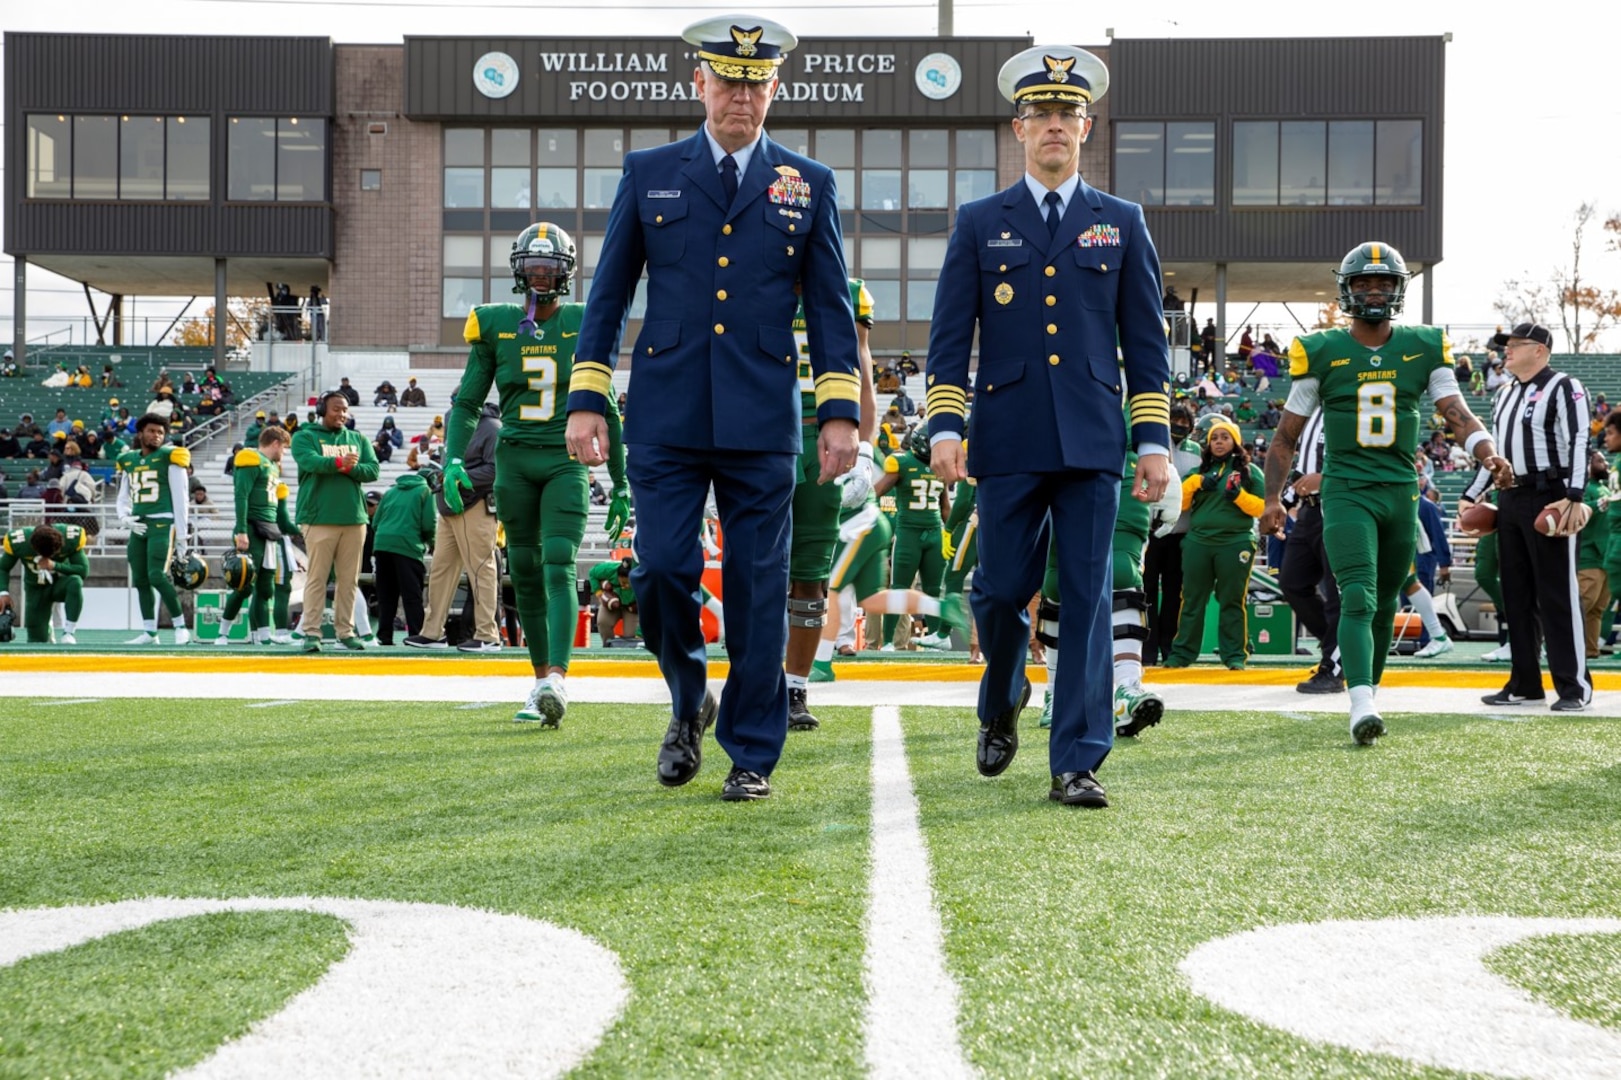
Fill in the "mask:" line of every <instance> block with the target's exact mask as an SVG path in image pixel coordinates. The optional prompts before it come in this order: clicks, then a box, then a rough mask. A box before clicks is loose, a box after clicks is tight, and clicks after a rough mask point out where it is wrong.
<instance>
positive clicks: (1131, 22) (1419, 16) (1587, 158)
mask: <svg viewBox="0 0 1621 1080" xmlns="http://www.w3.org/2000/svg"><path fill="white" fill-rule="evenodd" d="M5 6H6V13H5V15H4V16H0V31H16V30H33V31H58V32H83V31H86V30H89V29H92V28H93V29H94V30H96V31H98V32H106V33H163V34H248V35H251V34H264V35H281V34H287V35H303V34H310V35H321V36H327V37H330V38H332V39H333V40H334V41H335V42H341V43H349V42H390V41H399V40H401V39H402V38H403V37H404V36H405V35H408V34H409V35H413V36H433V35H443V36H477V35H485V34H490V35H494V34H512V35H522V36H549V35H581V36H584V35H591V34H597V33H601V34H604V35H605V36H606V35H610V34H611V35H614V36H619V35H622V34H624V33H625V32H626V31H627V30H628V29H631V28H634V31H635V33H636V34H637V35H639V36H640V35H647V36H653V35H658V34H669V35H671V36H672V37H675V36H677V35H678V34H679V32H680V30H681V28H682V27H683V26H685V25H686V24H687V23H688V22H691V21H692V20H694V19H696V18H699V17H700V16H703V15H713V14H722V13H726V12H730V11H734V10H738V7H737V6H735V5H714V6H690V5H675V4H663V5H661V4H653V3H636V2H634V0H603V2H600V3H574V4H560V3H550V2H545V0H542V2H538V3H537V2H527V3H525V2H518V0H505V2H498V3H492V4H477V3H439V2H432V0H399V2H390V0H349V2H329V0H146V2H144V3H138V4H132V3H128V2H127V0H119V2H112V0H64V2H59V3H55V4H48V3H34V4H25V3H23V2H21V0H18V2H15V3H8V4H6V5H5ZM744 10H752V11H753V12H755V13H758V14H763V15H767V16H769V17H771V18H775V19H777V20H778V21H779V22H782V23H784V24H785V25H787V26H788V27H790V28H791V29H793V30H794V31H795V32H796V33H798V34H800V35H801V36H820V37H835V36H836V37H851V36H856V35H858V34H870V35H872V36H873V37H875V38H883V37H885V36H891V37H927V36H932V35H934V34H935V33H936V32H937V28H938V11H937V7H936V5H935V4H933V3H917V2H908V0H893V2H886V0H878V2H876V3H862V2H859V0H821V2H814V3H813V2H803V3H793V4H761V5H758V6H755V7H753V8H746V9H744ZM1603 11H1609V12H1610V14H1608V15H1603V14H1596V12H1603ZM604 12H608V13H609V14H607V15H606V16H605V15H604ZM1093 12H1101V13H1100V14H1093ZM955 19H956V33H957V34H958V35H961V36H965V37H966V36H1006V35H1012V34H1021V33H1029V34H1032V35H1033V36H1034V37H1035V39H1036V41H1037V42H1038V43H1041V42H1067V43H1071V44H1076V45H1083V46H1084V45H1088V44H1101V43H1106V41H1107V36H1106V32H1107V30H1108V29H1110V28H1112V29H1113V30H1114V33H1115V36H1116V37H1120V38H1149V37H1195V38H1198V37H1244V36H1254V37H1319V36H1332V35H1345V36H1406V35H1435V34H1442V33H1446V32H1448V31H1450V32H1451V33H1452V34H1453V41H1452V44H1451V45H1450V46H1449V48H1448V53H1447V107H1446V117H1447V130H1446V173H1445V185H1446V190H1445V207H1446V221H1445V246H1444V250H1445V253H1446V258H1445V260H1444V261H1443V262H1442V263H1441V264H1440V265H1439V266H1438V267H1437V268H1436V270H1435V274H1434V288H1435V317H1436V321H1437V322H1444V323H1450V324H1457V325H1459V326H1460V328H1461V327H1462V326H1469V325H1474V326H1479V325H1487V324H1491V323H1495V322H1497V321H1498V316H1497V315H1496V313H1495V312H1494V311H1493V308H1492V303H1493V301H1494V300H1495V299H1496V297H1497V296H1498V294H1499V293H1500V292H1501V291H1502V284H1503V282H1504V281H1505V280H1508V279H1512V278H1521V279H1534V280H1545V279H1547V278H1548V277H1549V276H1550V272H1551V271H1552V270H1553V268H1554V267H1555V266H1558V265H1561V264H1566V263H1568V262H1569V260H1570V239H1571V231H1572V230H1571V221H1572V217H1573V215H1574V212H1575V210H1576V208H1577V206H1578V205H1580V204H1581V203H1582V202H1584V201H1589V202H1595V203H1597V204H1598V208H1599V213H1600V220H1601V221H1602V219H1603V218H1604V217H1607V216H1609V215H1611V214H1615V213H1618V212H1621V183H1618V180H1617V177H1618V174H1621V149H1617V146H1618V143H1621V123H1618V121H1621V104H1618V103H1621V94H1618V93H1617V91H1616V82H1617V76H1616V71H1615V66H1616V43H1617V41H1618V40H1621V13H1618V12H1617V9H1614V8H1608V7H1607V6H1605V5H1602V4H1592V3H1581V4H1578V3H1575V2H1573V0H1544V2H1542V3H1537V4H1523V5H1518V6H1517V7H1513V8H1505V9H1491V8H1488V7H1487V6H1484V5H1481V4H1479V3H1478V2H1477V3H1461V2H1437V3H1426V2H1424V0H1415V2H1409V3H1404V4H1403V3H1394V4H1390V3H1387V4H1378V3H1375V4H1360V5H1358V4H1314V3H1309V2H1304V3H1303V2H1301V0H1292V2H1278V0H1251V2H1250V3H1248V4H1245V5H1229V4H1219V3H1216V4H1213V3H1210V2H1209V0H1204V2H1201V3H1188V2H1184V0H1159V2H1157V3H1151V4H1143V5H1130V6H1129V7H1128V6H1127V5H1119V7H1118V8H1117V9H1113V10H1112V11H1111V8H1109V7H1105V6H1100V5H1085V4H1076V5H1070V4H1060V3H1057V2H1055V0H1043V2H1021V0H1011V2H1009V0H994V2H992V0H965V2H962V3H959V4H958V5H957V8H956V12H955ZM0 62H3V54H0ZM696 109H697V106H696V105H695V106H694V110H695V112H694V117H693V118H694V124H695V125H696V121H697V119H698V116H699V114H698V112H697V111H696ZM768 126H769V125H768ZM1370 239H1372V238H1370ZM1605 239H1606V237H1605V236H1604V234H1603V233H1602V231H1601V230H1599V229H1598V228H1597V227H1596V225H1595V227H1594V228H1593V229H1592V230H1590V242H1589V250H1588V253H1587V254H1586V255H1585V256H1584V270H1585V274H1584V276H1586V277H1588V278H1589V279H1590V280H1593V281H1594V282H1595V283H1596V284H1599V285H1601V286H1607V287H1611V288H1621V254H1615V253H1603V252H1602V248H1603V244H1604V240H1605ZM10 263H11V260H10V258H9V257H6V258H4V260H3V265H0V272H3V277H0V289H3V291H0V339H3V340H5V341H10V339H11V332H12V331H11V315H12V310H13V304H12V293H11V286H12V281H13V275H12V273H11V266H10ZM1328 272H1329V270H1328V268H1325V270H1324V273H1325V274H1327V273H1328ZM336 302H341V298H335V303H336ZM205 304H206V300H204V301H200V302H199V304H198V305H197V308H196V310H198V311H200V310H201V308H202V307H203V306H204V305H205ZM175 306H176V305H173V304H170V305H167V308H168V309H173V308H174V307H175ZM162 307H163V305H159V304H155V303H149V302H147V301H144V300H143V301H142V307H141V309H140V311H139V312H138V314H148V315H158V314H160V313H161V310H160V308H162ZM1421 310H1422V309H1421V308H1420V307H1419V305H1418V304H1417V302H1416V299H1415V302H1413V303H1410V304H1409V307H1408V317H1409V318H1410V319H1415V320H1416V318H1417V317H1418V314H1419V312H1420V311H1421ZM28 311H29V316H30V320H29V321H30V323H31V324H33V323H34V322H35V320H36V319H42V318H44V317H46V316H49V315H58V314H60V315H71V316H80V315H83V314H85V312H86V305H85V301H84V297H83V295H82V292H80V290H79V288H78V286H77V285H74V284H73V283H71V282H68V281H65V280H63V279H60V278H56V277H54V276H52V275H48V274H45V273H44V272H42V271H39V270H36V269H32V268H31V269H30V271H29V303H28ZM1243 314H1244V311H1243V310H1241V309H1233V310H1230V311H1229V320H1230V321H1232V320H1237V319H1239V318H1241V317H1242V316H1243ZM1302 314H1303V317H1305V315H1306V313H1302ZM31 336H32V335H31ZM1460 336H1465V337H1466V336H1467V335H1460ZM1618 342H1621V335H1612V338H1611V344H1612V346H1614V345H1615V344H1616V343H1618Z"/></svg>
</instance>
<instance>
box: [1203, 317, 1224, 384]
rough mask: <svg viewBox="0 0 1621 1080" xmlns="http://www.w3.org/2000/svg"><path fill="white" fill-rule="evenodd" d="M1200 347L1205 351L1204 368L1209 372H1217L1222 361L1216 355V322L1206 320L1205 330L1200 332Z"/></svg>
mask: <svg viewBox="0 0 1621 1080" xmlns="http://www.w3.org/2000/svg"><path fill="white" fill-rule="evenodd" d="M1199 346H1200V349H1201V350H1202V351H1203V356H1204V368H1205V370H1206V371H1207V372H1213V371H1215V370H1216V367H1217V362H1218V360H1219V359H1220V357H1218V356H1217V355H1216V320H1215V319H1206V320H1205V323H1204V329H1203V330H1200V331H1199Z"/></svg>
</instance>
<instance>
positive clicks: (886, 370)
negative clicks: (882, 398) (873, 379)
mask: <svg viewBox="0 0 1621 1080" xmlns="http://www.w3.org/2000/svg"><path fill="white" fill-rule="evenodd" d="M900 388H901V378H900V376H899V375H897V374H895V369H894V368H892V367H890V366H889V365H887V364H886V365H884V366H883V367H882V368H879V369H878V385H877V387H876V389H877V391H878V393H880V394H893V393H895V392H896V391H897V390H899V389H900Z"/></svg>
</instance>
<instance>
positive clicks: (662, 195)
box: [647, 189, 681, 199]
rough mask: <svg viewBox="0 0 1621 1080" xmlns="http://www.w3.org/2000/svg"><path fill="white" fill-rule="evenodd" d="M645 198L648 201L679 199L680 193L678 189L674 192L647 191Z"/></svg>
mask: <svg viewBox="0 0 1621 1080" xmlns="http://www.w3.org/2000/svg"><path fill="white" fill-rule="evenodd" d="M647 197H648V198H649V199H679V198H680V197H681V192H680V190H679V189H677V190H675V191H649V192H648V193H647Z"/></svg>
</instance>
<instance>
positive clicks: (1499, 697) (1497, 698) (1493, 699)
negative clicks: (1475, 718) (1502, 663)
mask: <svg viewBox="0 0 1621 1080" xmlns="http://www.w3.org/2000/svg"><path fill="white" fill-rule="evenodd" d="M1480 700H1481V701H1482V702H1483V703H1485V704H1487V705H1530V704H1533V703H1541V702H1542V701H1544V700H1546V699H1545V698H1544V697H1543V695H1541V694H1538V695H1537V696H1536V697H1521V696H1520V695H1519V694H1511V693H1509V692H1508V691H1507V690H1499V691H1497V693H1495V694H1487V695H1486V696H1485V697H1483V698H1481V699H1480Z"/></svg>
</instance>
